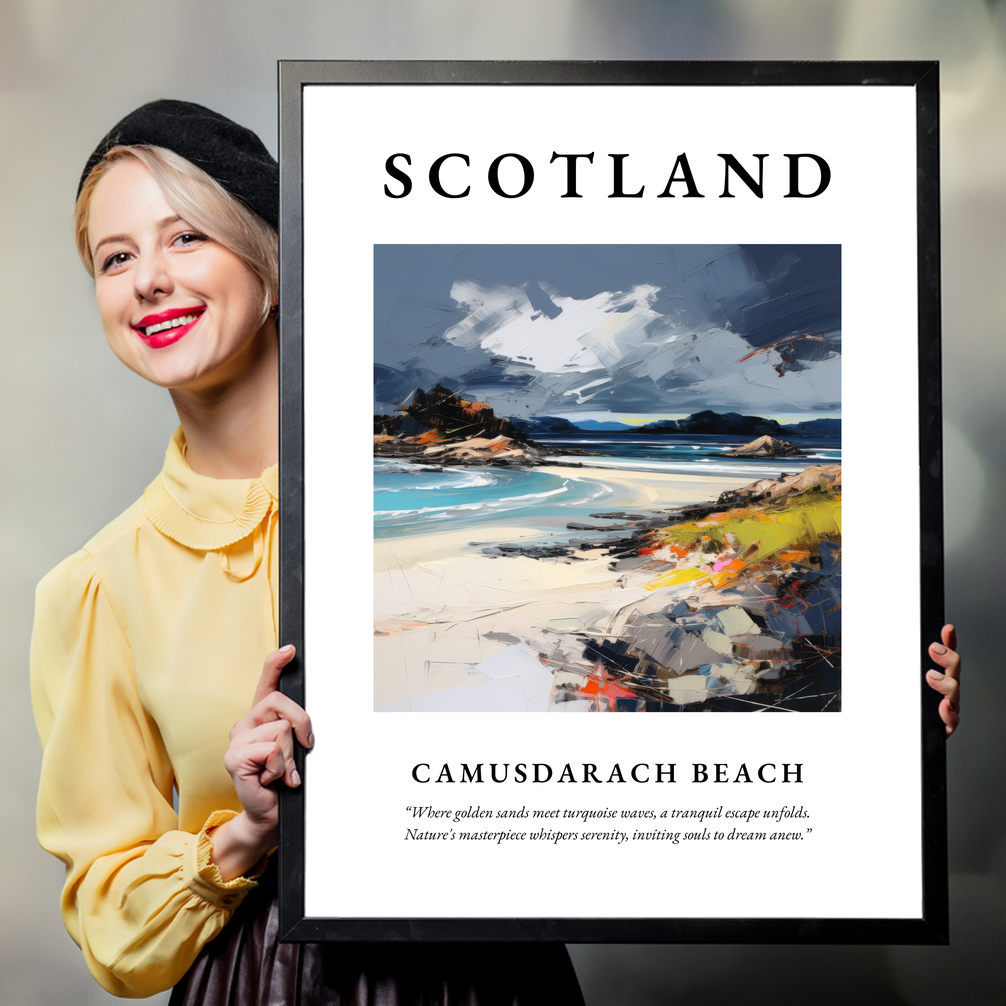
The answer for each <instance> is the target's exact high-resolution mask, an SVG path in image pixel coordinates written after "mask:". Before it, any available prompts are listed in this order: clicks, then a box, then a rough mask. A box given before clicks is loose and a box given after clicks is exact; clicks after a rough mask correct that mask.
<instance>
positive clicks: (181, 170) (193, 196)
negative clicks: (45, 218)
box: [73, 145, 279, 323]
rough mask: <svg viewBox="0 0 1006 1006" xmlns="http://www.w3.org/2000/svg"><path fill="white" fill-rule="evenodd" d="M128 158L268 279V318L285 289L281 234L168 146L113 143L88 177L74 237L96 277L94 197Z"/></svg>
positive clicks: (181, 211)
mask: <svg viewBox="0 0 1006 1006" xmlns="http://www.w3.org/2000/svg"><path fill="white" fill-rule="evenodd" d="M126 158H132V159H134V160H137V161H139V162H140V163H141V164H142V165H143V166H144V167H145V168H146V169H147V170H148V171H149V172H150V173H151V174H152V175H153V176H154V180H155V181H156V182H157V184H158V185H159V186H160V187H161V191H162V192H163V193H164V197H165V199H166V200H167V201H168V205H169V206H170V207H171V208H172V209H173V210H174V211H175V212H176V213H177V214H178V215H179V216H180V217H181V218H182V219H183V220H185V221H186V222H187V223H189V224H191V225H192V226H193V227H195V228H196V229H197V230H200V231H202V232H203V233H204V234H206V236H207V237H209V238H212V239H213V240H214V241H216V242H217V243H218V244H221V245H223V246H224V247H225V248H227V249H228V250H230V251H232V252H234V254H235V255H237V257H238V258H239V259H241V261H242V262H244V264H245V265H246V266H248V268H249V269H251V271H252V272H253V273H255V275H256V276H257V277H258V278H259V281H260V282H261V283H262V292H263V304H262V321H263V323H264V322H265V320H266V318H267V317H268V316H269V312H270V311H271V310H272V306H273V304H275V303H276V301H277V298H278V294H279V236H278V235H277V233H276V231H275V229H274V228H273V227H271V226H270V225H269V224H268V223H266V222H265V221H264V220H263V219H262V218H261V217H260V216H258V214H256V213H253V212H252V211H251V210H250V209H248V207H247V206H245V205H244V204H243V203H242V202H240V201H239V200H237V199H235V198H234V196H232V195H231V194H230V193H229V192H228V191H227V190H226V189H225V188H224V187H223V186H222V185H221V184H220V183H219V182H218V181H216V180H215V179H213V178H211V177H210V176H209V175H208V174H206V172H205V171H203V169H202V168H199V167H197V166H196V165H195V164H193V163H192V162H191V161H189V160H187V159H186V158H184V157H181V156H179V155H178V154H176V153H175V152H174V151H173V150H168V149H167V148H165V147H151V146H140V145H137V146H131V147H123V146H120V147H112V149H111V150H109V151H108V153H106V154H105V156H104V157H103V158H102V159H101V160H100V161H98V163H97V164H96V165H95V166H94V168H92V170H91V173H90V174H89V175H88V176H87V178H86V180H85V181H84V185H83V187H82V188H81V190H80V195H79V196H78V197H77V206H76V209H75V211H74V220H73V225H74V239H75V240H76V243H77V254H78V255H79V256H80V260H81V262H83V263H84V268H85V269H86V270H87V271H88V273H89V274H90V276H91V278H92V279H93V278H94V259H93V258H92V256H91V246H90V245H89V243H88V240H87V227H88V221H89V217H90V209H91V198H92V196H93V195H94V190H95V187H96V186H97V184H98V182H99V181H100V180H101V179H102V178H103V177H104V176H105V175H106V174H107V173H108V171H109V169H110V168H111V167H112V165H113V164H115V162H116V161H121V160H125V159H126Z"/></svg>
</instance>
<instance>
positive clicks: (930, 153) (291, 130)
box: [279, 61, 949, 944]
mask: <svg viewBox="0 0 1006 1006" xmlns="http://www.w3.org/2000/svg"><path fill="white" fill-rule="evenodd" d="M346 84H353V85H360V84H364V85H374V86H381V85H387V84H397V85H415V86H425V87H451V86H454V85H458V84H468V85H480V86H487V87H500V88H505V87H508V86H510V85H528V84H534V85H559V84H562V85H575V86H582V87H591V86H598V85H614V86H620V85H646V86H652V87H654V88H674V87H679V86H686V85H702V86H714V87H716V86H743V87H747V86H751V87H772V88H774V87H782V88H785V87H792V86H805V85H809V86H846V87H850V86H851V87H865V88H885V87H891V86H901V87H910V88H913V89H914V93H915V109H916V138H917V142H916V163H917V178H916V192H917V214H916V220H917V243H918V273H917V275H918V352H919V357H918V358H919V368H918V396H919V397H918V401H919V417H920V428H919V459H918V460H919V464H918V472H919V486H920V497H919V498H920V501H921V509H920V515H919V516H920V530H921V545H920V551H919V557H920V563H921V581H920V582H921V597H920V608H921V620H920V625H921V638H919V639H905V640H904V641H903V646H904V647H905V648H906V649H914V650H916V651H917V653H918V660H917V663H918V667H919V676H918V681H919V684H918V687H919V690H920V694H921V706H922V714H923V717H922V719H923V722H922V723H921V724H920V729H919V750H918V755H919V758H920V759H921V766H922V802H921V807H922V819H921V821H920V822H919V828H918V836H919V842H920V843H921V846H922V857H921V859H922V864H923V877H922V891H923V904H922V906H921V911H920V914H919V916H918V917H913V918H883V919H878V918H747V917H746V918H645V919H636V918H610V917H603V918H443V917H439V918H375V917H354V918H339V917H311V916H308V915H306V914H305V889H304V885H305V808H306V804H307V801H309V800H311V798H312V786H311V782H312V780H311V759H310V758H309V757H308V758H305V753H304V751H303V750H298V752H297V762H298V766H299V769H300V772H301V776H302V778H303V779H304V785H303V786H302V787H301V788H300V789H298V790H293V791H291V790H283V791H282V794H281V802H280V811H281V830H280V836H281V838H280V848H279V882H280V927H281V931H282V934H283V936H282V938H283V939H284V940H287V941H347V940H368V941H382V940H392V941H406V940H426V941H487V940H499V941H538V940H542V941H545V940H550V941H563V942H636V943H665V942H666V943H751V944H777V943H818V944H825V943H831V944H838V943H846V944H939V943H946V942H947V941H948V938H949V936H948V888H947V840H946V792H945V789H946V786H945V746H944V745H945V737H944V730H943V726H942V724H941V722H940V720H939V717H938V714H937V705H938V700H939V696H937V695H936V694H935V693H933V692H932V691H931V690H930V689H929V688H928V687H927V686H926V685H925V682H924V672H925V669H926V667H928V663H927V660H928V658H927V656H926V648H927V645H928V642H929V641H931V640H935V639H938V638H939V630H940V627H941V625H942V624H943V608H944V597H943V519H942V518H943V514H942V463H941V397H940V396H941V382H940V219H939V71H938V64H936V63H934V62H820V63H814V62H450V61H431V62H402V61H376V62H354V61H318V62H311V61H282V62H281V63H280V65H279V104H280V114H279V118H280V164H281V206H280V220H281V226H280V248H281V270H280V289H281V295H280V305H281V308H280V333H281V335H280V338H281V372H280V373H281V427H280V457H281V468H280V473H281V474H280V494H281V513H282V520H281V525H280V535H281V538H280V542H281V546H280V547H281V578H280V584H281V599H280V640H281V642H283V643H287V642H292V643H294V644H296V646H297V648H298V653H297V657H296V659H295V661H294V662H293V663H292V664H291V665H290V667H289V668H288V669H287V671H286V672H285V673H284V676H283V681H282V688H283V690H284V692H285V693H286V694H287V695H289V696H291V697H292V698H293V699H294V700H296V701H297V702H300V703H302V704H305V706H306V708H307V709H308V710H309V711H310V710H311V694H310V686H309V668H310V659H311V654H310V652H309V650H307V649H305V645H304V642H305V631H304V630H305V625H304V612H305V604H304V582H305V577H304V573H305V564H306V563H310V561H311V557H310V555H305V547H304V499H305V482H304V439H305V438H304V391H303V389H304V380H303V378H304V374H303V367H304V358H303V341H302V340H303V325H304V309H303V302H302V294H303V277H304V263H303V258H302V256H303V211H302V173H301V171H302V138H303V137H302V100H303V93H304V88H305V87H307V86H326V87H340V86H342V85H346Z"/></svg>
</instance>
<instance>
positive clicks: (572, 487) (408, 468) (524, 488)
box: [374, 435, 842, 537]
mask: <svg viewBox="0 0 1006 1006" xmlns="http://www.w3.org/2000/svg"><path fill="white" fill-rule="evenodd" d="M538 441H539V442H540V443H542V444H546V445H547V446H548V447H550V448H551V449H552V450H553V451H555V456H554V457H553V458H551V459H550V460H551V462H552V463H553V464H556V465H563V464H568V463H571V462H575V463H578V464H583V465H586V466H589V467H590V468H592V469H596V468H608V469H610V470H611V473H612V475H618V476H624V475H626V474H628V473H629V472H632V471H648V472H664V473H669V474H682V475H706V476H709V477H711V478H716V477H719V476H731V477H740V478H746V479H750V481H752V482H754V481H756V480H758V479H764V478H778V477H779V475H781V474H783V473H785V474H789V473H791V472H798V471H802V470H803V469H804V468H806V467H808V466H809V465H815V464H836V463H839V462H840V461H841V454H842V452H841V447H840V444H839V442H838V441H835V440H821V441H799V442H798V443H799V446H800V448H801V449H802V450H804V451H805V452H806V456H805V457H797V458H776V459H774V460H771V461H764V460H756V461H748V460H743V459H739V458H719V457H715V456H714V455H715V454H716V453H719V452H721V451H724V450H727V449H729V448H731V447H739V446H740V445H741V444H742V443H743V442H744V441H743V440H740V439H738V438H736V437H733V438H731V437H687V436H679V437H674V438H662V437H652V436H645V435H644V436H640V435H635V436H633V435H629V436H625V435H623V436H612V435H602V436H589V435H585V436H574V437H539V438H538ZM577 448H578V449H581V450H590V451H597V452H601V453H600V456H594V457H583V456H582V455H580V456H577V455H572V456H571V455H566V454H564V453H563V452H564V451H565V450H567V449H577ZM630 499H631V497H629V496H628V495H627V491H626V490H625V489H624V488H622V487H621V486H619V485H617V484H615V483H609V482H607V481H605V480H604V478H603V475H602V474H600V473H595V474H592V475H591V477H589V478H587V477H574V476H567V477H564V476H559V475H554V474H551V473H549V472H546V471H543V470H542V469H540V468H476V467H471V468H466V467H448V468H444V469H440V470H438V469H436V468H433V467H425V466H423V465H419V464H415V463H412V462H407V461H398V460H394V459H390V458H375V459H374V533H375V535H376V536H377V537H389V536H400V535H408V534H416V533H419V532H421V531H442V530H446V529H447V528H452V529H453V528H463V527H478V526H482V525H486V524H492V523H498V522H502V521H505V520H509V519H513V520H516V521H519V522H520V523H522V524H523V523H532V522H533V521H535V520H539V519H541V520H542V521H543V522H552V523H554V522H555V518H565V519H566V520H573V521H576V520H583V519H584V518H587V519H589V517H590V514H591V513H595V512H598V511H603V510H608V509H614V510H617V509H619V508H621V507H624V506H627V505H629V501H630ZM695 502H707V501H706V500H696V501H695Z"/></svg>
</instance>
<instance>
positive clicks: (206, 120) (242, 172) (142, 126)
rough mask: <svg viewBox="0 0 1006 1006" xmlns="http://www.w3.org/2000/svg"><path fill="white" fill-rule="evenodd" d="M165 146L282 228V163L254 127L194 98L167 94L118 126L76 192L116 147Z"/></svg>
mask: <svg viewBox="0 0 1006 1006" xmlns="http://www.w3.org/2000/svg"><path fill="white" fill-rule="evenodd" d="M141 144H142V145H145V146H151V147H166V148H167V149H168V150H173V151H174V152H175V153H176V154H179V155H180V156H181V157H184V158H185V159H186V160H188V161H191V162H192V163H193V164H195V165H196V166H197V167H200V168H202V169H203V171H205V172H206V174H208V175H209V176H210V178H213V179H214V180H216V181H217V182H219V183H220V184H221V185H222V186H223V187H224V188H225V189H226V190H227V191H228V192H229V193H230V194H231V195H232V196H234V197H235V198H237V199H239V200H240V201H241V202H242V203H244V204H245V206H247V207H248V209H250V210H251V211H252V212H253V213H257V214H258V215H259V216H260V217H261V218H262V219H263V220H265V221H266V222H267V223H270V224H272V226H273V227H278V226H279V165H278V164H277V163H276V160H275V158H274V157H273V156H272V154H270V153H269V151H268V150H266V148H265V144H264V143H263V142H262V141H261V140H260V139H259V138H258V137H257V136H256V135H255V134H254V133H253V132H252V131H251V130H250V129H246V128H245V127H244V126H239V125H238V124H237V123H236V122H234V121H233V120H232V119H228V118H227V116H225V115H220V114H219V113H217V112H214V111H211V110H210V109H208V108H204V107H203V106H202V105H196V104H194V103H193V102H191V101H176V100H174V99H172V98H163V99H161V100H160V101H151V102H150V103H149V104H146V105H143V106H141V107H140V108H138V109H136V111H135V112H130V113H129V115H127V116H126V117H125V118H124V119H123V120H122V121H121V122H119V123H117V124H116V125H114V126H113V127H112V128H111V129H110V130H109V131H108V134H107V135H106V136H105V138H104V139H103V140H102V141H101V143H99V144H98V146H97V147H96V148H95V151H94V153H93V154H91V156H90V157H89V158H88V160H87V164H86V165H84V173H83V174H82V175H81V176H80V184H79V185H78V186H77V195H78V196H79V195H80V190H81V189H82V188H83V186H84V181H85V179H86V178H87V176H88V175H89V174H90V173H91V169H92V168H93V167H94V166H95V165H96V164H97V163H98V162H99V161H100V160H101V159H102V158H103V157H104V156H105V154H107V153H108V151H109V150H111V149H112V147H117V146H120V145H122V146H127V147H131V146H136V145H141Z"/></svg>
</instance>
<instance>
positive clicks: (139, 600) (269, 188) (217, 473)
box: [32, 101, 582, 1006]
mask: <svg viewBox="0 0 1006 1006" xmlns="http://www.w3.org/2000/svg"><path fill="white" fill-rule="evenodd" d="M277 221H278V172H277V166H276V163H275V161H274V160H273V159H272V158H271V157H270V155H269V154H268V152H267V151H266V149H265V147H264V146H263V145H262V143H261V141H260V140H259V139H258V137H256V136H255V135H254V134H253V133H251V132H250V131H249V130H246V129H244V128H242V127H241V126H238V125H237V124H236V123H234V122H231V121H230V120H229V119H226V118H224V117H223V116H219V115H217V114H216V113H214V112H211V111H209V110H208V109H205V108H202V107H201V106H198V105H192V104H189V103H187V102H178V101H159V102H153V103H152V104H150V105H145V106H144V107H142V108H140V109H138V110H137V111H135V112H133V113H131V114H130V115H128V116H127V117H126V118H125V119H123V120H122V121H121V122H120V123H118V125H116V126H115V127H114V128H113V130H112V131H111V132H110V133H109V134H108V135H107V136H106V137H105V138H104V140H103V141H102V142H101V144H99V146H98V148H97V150H96V151H95V152H94V154H93V155H92V157H91V158H90V160H89V161H88V164H87V166H86V167H85V170H84V174H83V176H82V178H81V185H80V189H79V191H78V201H77V212H76V236H77V246H78V251H79V253H80V255H81V258H82V260H83V262H84V264H85V266H86V267H87V268H88V270H89V271H90V272H91V274H92V276H93V277H94V283H95V293H96V296H97V301H98V308H99V313H100V315H101V321H102V326H103V328H104V331H105V336H106V339H107V340H108V343H109V345H110V346H111V348H112V350H113V351H114V352H115V354H116V355H117V356H118V357H119V359H120V360H122V362H123V363H125V364H126V366H127V367H129V368H130V369H131V370H133V371H134V372H136V373H137V374H139V375H140V376H141V377H144V378H146V379H147V380H149V381H152V382H153V383H155V384H157V385H159V386H161V387H164V388H167V389H168V391H169V393H170V395H171V397H172V401H173V403H174V405H175V408H176V410H177V412H178V417H179V422H180V426H179V429H178V430H177V431H176V433H175V434H174V436H173V437H172V439H171V442H170V444H169V446H168V451H167V455H166V458H165V464H164V469H163V470H162V472H161V474H160V475H159V476H158V477H157V478H156V479H155V480H154V482H153V483H151V485H150V486H149V487H148V488H147V490H146V492H145V493H144V495H143V497H142V498H141V499H140V500H139V501H137V503H135V504H134V505H133V506H132V507H130V508H129V509H128V510H127V511H126V512H125V513H124V514H122V515H121V516H120V517H119V518H117V519H116V520H115V521H113V522H112V523H111V524H109V525H108V526H107V527H106V528H104V529H103V530H102V531H100V532H99V533H98V534H97V535H96V536H95V537H94V538H92V539H91V541H90V542H88V543H87V544H86V545H85V546H84V548H83V549H82V550H81V551H80V552H78V553H76V554H75V555H73V556H70V558H68V559H67V560H66V561H64V562H63V563H62V564H60V566H58V567H57V568H56V569H55V570H53V572H52V573H50V574H49V575H48V576H47V577H46V578H45V579H44V580H43V581H42V583H41V584H40V585H39V589H38V596H37V604H36V621H35V629H34V634H33V639H32V691H33V702H34V706H35V716H36V722H37V724H38V728H39V734H40V736H41V739H42V743H43V746H44V757H43V765H42V779H41V785H40V792H39V804H38V831H39V839H40V841H41V843H42V845H43V846H44V847H45V848H46V849H47V850H49V851H50V852H52V853H53V854H54V855H56V856H58V857H59V858H60V859H61V860H62V861H63V862H64V863H65V864H66V884H65V886H64V889H63V896H62V910H63V918H64V921H65V923H66V926H67V929H68V930H69V932H70V934H71V936H72V937H73V938H74V939H75V940H76V941H77V943H78V944H79V945H80V946H81V948H82V950H83V952H84V955H85V959H86V961H87V965H88V967H89V968H90V970H91V972H92V974H93V975H94V976H95V978H96V979H97V980H98V981H99V982H100V984H101V985H102V986H103V987H104V988H105V989H107V990H108V991H110V992H112V993H114V994H116V995H121V996H148V995H151V994H153V993H156V992H159V991H161V990H164V989H167V988H170V987H172V986H176V987H175V992H174V993H173V996H172V1002H173V1003H192V1004H195V1003H201V1004H213V1003H225V1002H226V1003H231V1002H234V1003H238V1002H240V1003H257V1002H263V1003H264V1002H269V1003H303V1004H316V1003H317V1004H321V1003H325V1004H328V1003H333V1004H335V1003H341V1002H347V1001H349V1000H350V999H352V1001H354V1002H355V1001H370V1000H371V999H372V998H373V997H374V996H378V997H379V998H380V999H381V1001H382V1002H384V1003H388V1004H389V1006H391V1004H395V1003H406V1002H408V1003H412V1002H417V1003H418V1002H420V1001H421V1002H424V1003H429V1004H434V1003H444V1004H445V1006H446V1004H447V1003H448V1002H449V1003H454V1002H460V1001H463V1002H465V1003H472V1004H484V1003H496V1002H499V1003H506V1004H507V1006H509V1004H511V1003H513V1002H517V1003H519V1004H522V1006H524V1004H531V1003H539V1002H540V1003H546V1002H547V1003H549V1004H554V1006H561V1004H565V1003H569V1004H581V1003H582V998H581V996H580V992H579V987H578V985H577V983H576V978H575V975H574V973H573V970H572V966H571V964H570V962H569V958H568V955H567V954H566V952H565V949H564V948H563V947H562V946H561V945H534V946H527V947H521V948H520V952H519V953H518V952H514V951H515V949H516V948H513V947H509V948H501V947H496V946H494V945H482V946H470V945H460V946H451V945H428V946H421V945H407V946H403V945H394V944H387V945H381V946H366V945H353V946H351V947H350V946H319V945H304V946H298V945H288V944H283V945H280V944H277V941H276V938H277V932H276V928H277V920H276V909H275V898H274V881H273V873H274V871H273V870H270V869H269V853H270V851H271V850H272V849H273V848H274V847H275V845H276V842H277V802H278V798H277V792H276V786H277V785H286V786H292V787H296V786H298V785H300V779H299V777H298V774H297V770H296V767H295V765H294V761H293V744H294V737H296V738H297V740H298V741H299V742H300V743H301V744H303V745H304V746H306V747H310V746H311V745H312V744H313V736H312V733H311V721H310V718H309V717H308V716H307V714H306V712H305V711H304V710H303V709H301V708H300V707H299V706H297V705H296V704H295V703H293V702H292V701H291V700H290V699H288V698H286V697H285V696H284V695H282V694H281V693H280V692H279V691H278V690H277V683H278V680H279V675H280V673H281V671H282V669H283V667H284V666H285V665H286V664H287V663H288V662H289V661H290V659H291V658H292V657H293V650H292V648H291V647H284V648H282V649H279V650H276V649H274V647H275V646H276V625H277V609H276V603H277V592H276V584H277V537H276V526H277V519H278V515H277V469H276V461H277V451H278V448H277V444H278V412H277V404H278V344H277V331H276V321H275V314H276V303H277V241H276V231H275V228H276V224H277ZM263 658H264V660H265V663H264V666H263ZM260 669H261V673H260ZM249 710H250V711H249ZM232 724H233V726H232ZM173 791H174V793H176V794H177V809H176V808H175V806H173Z"/></svg>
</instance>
